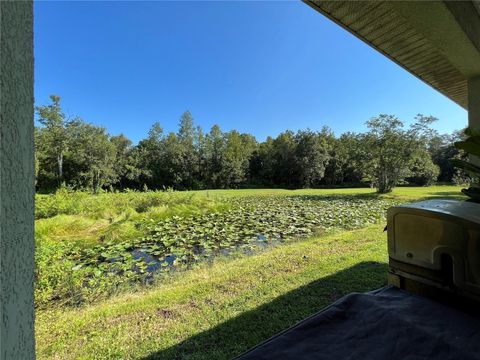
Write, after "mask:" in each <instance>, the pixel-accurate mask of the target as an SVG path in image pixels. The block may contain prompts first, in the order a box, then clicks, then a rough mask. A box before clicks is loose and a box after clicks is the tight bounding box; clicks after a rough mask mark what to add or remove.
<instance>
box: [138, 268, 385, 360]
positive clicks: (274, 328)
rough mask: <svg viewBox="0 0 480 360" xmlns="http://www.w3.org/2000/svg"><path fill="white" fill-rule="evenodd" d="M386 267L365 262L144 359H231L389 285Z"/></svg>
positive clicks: (293, 291)
mask: <svg viewBox="0 0 480 360" xmlns="http://www.w3.org/2000/svg"><path fill="white" fill-rule="evenodd" d="M386 270H387V265H386V264H382V263H378V262H362V263H358V264H356V265H354V266H352V267H350V268H348V269H345V270H342V271H340V272H338V273H336V274H334V275H331V276H327V277H324V278H320V279H317V280H315V281H312V282H311V283H309V284H307V285H304V286H301V287H299V288H297V289H295V290H292V291H290V292H288V293H286V294H284V295H281V296H279V297H277V298H276V299H274V300H273V301H271V302H269V303H267V304H264V305H261V306H259V307H258V308H256V309H254V310H251V311H247V312H245V313H242V314H240V315H239V316H237V317H235V318H233V319H230V320H227V321H226V322H224V323H221V324H220V325H217V326H215V327H214V328H212V329H210V330H207V331H204V332H201V333H199V334H197V335H194V336H192V337H190V338H188V339H187V340H185V341H183V342H181V343H179V344H178V345H175V346H172V347H170V348H168V349H165V350H162V351H159V352H156V353H152V354H150V355H148V356H146V357H144V358H143V360H156V359H162V360H163V359H189V360H193V359H205V360H207V359H208V360H213V359H231V358H233V357H234V356H237V355H240V354H241V353H243V352H245V351H247V350H248V349H250V348H251V347H253V346H255V345H257V344H258V343H260V342H262V341H264V340H266V339H268V338H270V337H271V336H273V335H275V334H276V333H278V332H280V331H282V330H284V329H286V328H288V327H290V326H292V325H294V324H296V323H297V322H299V321H300V320H303V319H304V318H306V317H308V316H310V315H312V314H314V313H316V312H318V311H320V310H321V309H322V308H324V307H325V306H327V305H329V304H330V303H332V302H334V301H335V300H337V299H338V298H340V297H342V296H343V295H346V294H348V293H351V292H365V291H369V290H373V289H375V288H378V287H381V286H383V285H385V283H386Z"/></svg>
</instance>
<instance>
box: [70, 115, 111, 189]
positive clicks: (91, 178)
mask: <svg viewBox="0 0 480 360" xmlns="http://www.w3.org/2000/svg"><path fill="white" fill-rule="evenodd" d="M70 134H71V144H72V148H74V149H75V152H72V156H71V161H72V162H73V163H74V164H75V167H76V168H77V169H78V170H79V171H78V173H77V176H75V177H74V183H76V184H78V185H80V186H82V187H90V188H91V189H92V190H93V191H94V192H97V191H98V190H99V189H100V188H102V187H104V186H108V185H112V184H115V183H116V182H117V181H118V177H119V174H118V173H117V172H116V171H115V170H116V169H115V164H116V148H115V145H114V143H112V142H111V141H110V139H109V135H108V134H107V132H106V130H105V128H102V127H99V126H94V125H92V124H88V123H85V122H83V121H80V120H77V121H75V122H73V123H72V124H71V126H70Z"/></svg>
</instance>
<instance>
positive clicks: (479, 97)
mask: <svg viewBox="0 0 480 360" xmlns="http://www.w3.org/2000/svg"><path fill="white" fill-rule="evenodd" d="M468 126H469V127H473V128H476V129H480V76H477V77H474V78H471V79H469V80H468Z"/></svg>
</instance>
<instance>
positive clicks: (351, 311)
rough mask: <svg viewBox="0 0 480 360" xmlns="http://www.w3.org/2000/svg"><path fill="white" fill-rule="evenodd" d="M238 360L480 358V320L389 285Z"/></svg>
mask: <svg viewBox="0 0 480 360" xmlns="http://www.w3.org/2000/svg"><path fill="white" fill-rule="evenodd" d="M239 359H241V360H247V359H256V360H261V359H275V360H277V359H295V360H297V359H298V360H301V359H335V360H344V359H368V360H376V359H378V360H385V359H387V360H396V359H402V360H403V359H405V360H407V359H408V360H420V359H438V360H445V359H452V360H468V359H480V319H479V318H478V317H476V316H473V315H469V314H467V313H465V312H463V311H460V310H457V309H454V308H452V307H448V306H446V305H442V304H440V303H437V302H434V301H431V300H428V299H426V298H423V297H420V296H417V295H413V294H410V293H407V292H405V291H402V290H399V289H397V288H394V287H390V286H389V287H385V288H382V289H379V290H376V291H373V292H370V293H366V294H350V295H347V296H345V297H343V298H341V299H340V300H338V301H337V302H335V303H334V304H332V305H330V306H329V307H328V308H326V309H324V310H323V311H321V312H319V313H317V314H315V315H313V316H311V317H309V318H307V319H306V320H304V321H302V322H301V323H299V324H297V325H295V326H294V327H292V328H290V329H288V330H286V331H284V332H282V333H280V334H278V335H276V336H274V337H273V338H271V339H269V340H267V341H266V342H264V343H262V344H260V345H258V346H257V347H255V348H253V349H252V350H250V351H248V352H247V353H245V354H243V355H241V356H240V357H239Z"/></svg>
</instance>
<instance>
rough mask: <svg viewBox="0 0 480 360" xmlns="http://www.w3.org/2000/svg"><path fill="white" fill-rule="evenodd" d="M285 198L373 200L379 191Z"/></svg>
mask: <svg viewBox="0 0 480 360" xmlns="http://www.w3.org/2000/svg"><path fill="white" fill-rule="evenodd" d="M285 197H286V198H294V199H298V200H308V201H330V200H375V199H379V198H381V194H379V193H366V194H326V195H321V194H319V195H285Z"/></svg>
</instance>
